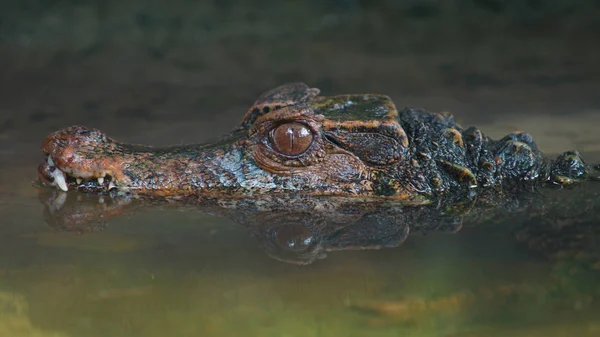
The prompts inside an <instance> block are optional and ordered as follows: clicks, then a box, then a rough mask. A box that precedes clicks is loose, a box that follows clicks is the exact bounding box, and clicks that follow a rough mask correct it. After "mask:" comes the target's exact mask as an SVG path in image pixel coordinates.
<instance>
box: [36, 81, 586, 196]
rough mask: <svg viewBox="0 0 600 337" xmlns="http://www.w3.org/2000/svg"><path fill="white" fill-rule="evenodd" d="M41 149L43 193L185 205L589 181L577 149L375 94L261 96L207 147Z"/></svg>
mask: <svg viewBox="0 0 600 337" xmlns="http://www.w3.org/2000/svg"><path fill="white" fill-rule="evenodd" d="M42 151H43V153H44V155H45V158H46V160H45V161H44V162H43V163H42V164H41V165H40V167H39V170H38V172H39V178H40V180H41V182H43V183H44V184H46V185H51V186H56V187H58V188H60V189H62V190H64V191H66V190H79V191H82V192H94V193H98V192H101V193H108V192H109V191H111V192H114V191H117V192H119V193H126V194H135V195H137V196H141V197H145V198H148V199H153V198H154V199H165V198H169V199H178V200H184V201H187V202H194V201H197V200H202V199H203V198H205V197H234V198H235V197H252V196H261V195H286V194H295V195H297V194H302V195H311V196H325V195H327V196H344V197H365V198H373V197H375V198H386V199H394V200H401V201H403V202H404V203H407V204H425V203H430V202H431V201H432V200H434V199H436V198H438V197H440V196H444V197H448V196H456V198H459V199H460V198H462V197H464V196H465V195H467V194H481V193H485V192H486V191H490V190H494V191H507V190H511V191H512V190H514V189H527V190H529V189H531V188H532V187H535V186H538V185H543V184H558V185H564V184H572V183H574V182H580V181H585V180H587V179H588V178H589V176H590V175H591V173H592V169H591V168H590V167H589V166H588V165H586V164H585V163H584V162H583V160H582V159H581V157H580V156H579V154H578V153H577V152H565V153H563V154H562V155H560V156H559V157H558V158H556V159H550V158H546V157H544V155H543V154H542V153H541V152H540V151H539V150H538V148H537V146H536V145H535V143H534V142H533V140H532V138H531V137H530V136H529V135H528V134H526V133H522V132H515V133H512V134H509V135H507V136H506V137H504V138H502V139H500V140H492V139H490V138H488V137H486V136H484V135H483V134H482V132H481V131H480V130H479V129H477V128H474V127H471V128H467V129H463V128H462V127H461V126H459V125H458V124H457V123H456V122H455V121H454V119H453V117H452V115H450V114H448V113H431V112H427V111H424V110H419V109H413V108H405V109H403V110H401V111H398V110H397V109H396V107H395V105H394V104H393V102H392V101H391V100H390V99H389V98H388V97H387V96H383V95H367V94H361V95H341V96H331V97H324V96H319V90H318V89H315V88H309V87H308V86H306V85H305V84H302V83H293V84H287V85H284V86H281V87H278V88H275V89H273V90H271V91H269V92H266V93H264V94H263V95H262V96H261V97H259V99H258V100H257V101H256V102H255V103H254V105H253V106H252V107H251V108H250V109H249V110H248V112H247V113H246V115H245V116H244V119H243V122H242V123H241V126H240V127H239V128H238V129H236V130H235V131H234V132H233V133H232V134H231V135H230V137H229V138H227V139H225V140H223V141H221V142H219V143H218V144H203V145H184V146H174V147H168V148H155V147H150V146H141V145H130V144H123V143H119V142H117V141H115V140H113V139H110V138H108V137H107V136H106V135H105V134H103V133H102V132H100V131H98V130H96V129H90V128H86V127H83V126H72V127H69V128H66V129H63V130H60V131H57V132H55V133H53V134H51V135H49V136H48V137H47V138H46V139H45V140H44V142H43V145H42Z"/></svg>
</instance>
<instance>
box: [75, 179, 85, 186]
mask: <svg viewBox="0 0 600 337" xmlns="http://www.w3.org/2000/svg"><path fill="white" fill-rule="evenodd" d="M75 180H77V185H79V184H81V182H82V181H83V179H81V178H76V179H75Z"/></svg>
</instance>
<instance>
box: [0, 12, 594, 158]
mask: <svg viewBox="0 0 600 337" xmlns="http://www.w3.org/2000/svg"><path fill="white" fill-rule="evenodd" d="M599 60H600V1H598V0H575V1H566V0H564V1H558V0H554V1H551V0H550V1H534V0H507V1H500V0H438V1H435V0H422V1H416V0H415V1H409V0H405V1H399V0H379V1H361V0H324V1H299V0H298V1H267V0H262V1H247V0H244V1H241V0H214V1H193V0H170V1H141V0H129V1H125V0H98V1H83V0H63V1H58V0H54V1H50V0H20V1H2V3H1V4H0V64H1V67H0V142H1V143H4V145H0V152H2V153H4V154H15V153H16V152H15V151H17V150H15V149H20V148H23V149H24V150H23V151H25V150H27V151H32V150H31V149H30V148H31V147H38V146H39V142H41V140H42V139H43V138H44V137H45V135H46V134H47V133H49V132H51V131H54V130H55V129H57V128H62V127H65V126H68V125H71V124H85V125H88V126H92V127H97V128H101V129H102V130H104V131H106V132H107V133H109V135H111V136H114V137H116V138H118V139H120V140H125V141H135V142H151V143H153V144H159V145H160V144H168V143H181V142H194V141H203V140H206V139H210V138H214V137H217V136H219V135H222V134H224V133H227V132H228V131H229V130H230V129H232V128H234V127H235V126H236V125H237V124H238V123H239V121H240V118H241V116H242V115H243V113H244V112H245V111H246V109H247V108H248V107H249V106H250V104H252V102H253V101H254V99H255V98H256V97H257V95H259V94H260V93H261V92H263V91H265V90H267V89H269V88H271V87H274V86H276V85H279V84H282V83H284V82H288V81H304V82H306V83H307V84H309V85H311V86H316V87H319V88H321V89H322V92H323V93H324V94H341V93H358V92H378V93H384V94H388V95H390V96H392V98H393V99H394V101H395V102H396V104H397V105H398V106H399V107H403V106H406V105H411V106H418V107H425V108H427V109H429V110H434V111H438V110H449V111H451V112H453V113H454V114H455V115H456V116H457V118H458V119H459V121H461V122H463V123H464V124H468V125H473V124H476V125H477V124H478V123H492V122H497V121H502V119H503V118H509V117H510V116H513V117H511V118H513V119H514V116H515V115H519V116H520V115H531V116H541V117H543V116H547V115H567V114H572V115H573V116H577V114H579V113H581V112H582V111H588V113H589V111H590V110H593V111H595V110H594V109H598V108H599V107H600V94H599V92H600V91H599V89H600V67H599V65H598V64H599ZM505 116H506V117H505ZM536 118H537V117H536ZM573 118H576V117H573ZM528 131H529V130H528ZM533 133H535V130H533ZM36 155H37V153H36Z"/></svg>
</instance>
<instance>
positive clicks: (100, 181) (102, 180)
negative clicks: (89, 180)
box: [98, 177, 104, 185]
mask: <svg viewBox="0 0 600 337" xmlns="http://www.w3.org/2000/svg"><path fill="white" fill-rule="evenodd" d="M98 185H104V178H102V177H100V178H98Z"/></svg>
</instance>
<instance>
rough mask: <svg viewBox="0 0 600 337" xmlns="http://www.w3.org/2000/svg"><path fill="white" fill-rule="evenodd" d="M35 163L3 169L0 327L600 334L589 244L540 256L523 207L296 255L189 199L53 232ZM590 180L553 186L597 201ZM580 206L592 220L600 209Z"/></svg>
mask: <svg viewBox="0 0 600 337" xmlns="http://www.w3.org/2000/svg"><path fill="white" fill-rule="evenodd" d="M596 157H597V156H596ZM17 162H18V161H17ZM36 162H37V161H36V160H35V159H33V156H32V159H31V161H30V160H29V159H26V160H23V164H22V165H16V164H11V165H10V166H8V167H7V166H3V169H2V171H3V180H2V184H1V185H0V189H1V192H2V194H1V195H2V199H1V200H0V219H1V220H0V336H15V337H20V336H61V337H62V336H85V337H87V336H90V337H91V336H165V335H171V336H242V335H243V336H398V335H399V334H402V335H404V336H484V335H485V336H597V335H598V334H600V321H598V317H599V314H600V307H599V306H598V305H599V304H598V300H597V298H598V295H600V283H598V280H599V279H600V277H599V275H598V274H599V273H600V270H598V269H600V265H599V263H598V262H595V264H594V262H589V260H587V257H590V256H591V258H596V259H597V258H598V256H600V255H599V254H598V251H597V249H595V250H594V249H591V251H590V249H589V247H590V246H588V248H587V251H586V250H585V249H583V248H581V249H580V250H581V251H582V253H581V254H583V255H582V256H580V257H566V258H553V257H552V258H548V256H544V254H539V252H536V250H535V249H534V250H532V249H527V247H526V245H524V244H522V243H518V242H517V240H516V238H515V231H516V230H518V229H519V228H520V227H522V226H523V224H524V223H525V224H526V223H527V222H523V221H522V220H521V219H520V218H518V216H514V217H511V216H507V218H506V220H502V221H498V220H495V221H492V220H482V221H479V222H475V224H476V225H474V226H472V225H469V226H465V227H464V228H463V229H462V230H460V231H459V232H457V233H455V234H449V233H436V232H434V233H430V234H428V235H419V234H412V235H410V236H409V237H408V239H407V240H406V242H405V243H404V244H403V245H401V246H400V247H398V248H393V249H383V250H364V251H337V252H330V253H328V255H327V258H326V259H322V260H317V261H316V262H315V263H313V264H311V265H307V266H297V265H294V264H289V263H284V262H280V261H277V260H275V259H273V258H271V257H269V256H268V255H267V254H265V252H264V251H263V250H262V249H261V248H260V247H259V245H258V243H257V241H256V240H255V239H253V238H252V237H251V236H250V235H249V233H248V231H247V230H246V228H245V227H243V226H241V225H239V224H237V223H234V222H232V221H231V220H227V219H224V218H220V217H214V216H209V215H203V214H200V213H198V212H195V211H191V210H180V211H166V210H147V211H145V212H141V213H138V214H132V215H130V216H126V217H122V218H115V219H112V220H110V221H109V225H108V226H107V227H106V229H105V230H104V231H101V232H98V233H90V234H82V235H79V234H76V233H73V232H63V231H58V230H55V229H53V228H51V227H50V226H48V225H47V224H46V222H45V220H44V218H43V208H44V207H43V205H42V203H41V202H40V201H39V200H38V194H37V190H36V189H35V188H33V187H32V186H31V181H32V180H33V178H35V167H36ZM3 164H4V165H6V163H3ZM598 192H600V185H598V186H594V185H591V186H589V187H588V188H584V189H579V190H576V191H555V192H552V193H551V194H556V196H557V197H559V198H560V197H568V198H572V197H576V196H582V195H587V196H589V198H588V199H590V200H592V204H593V203H594V202H593V200H596V199H597V197H596V194H597V193H598ZM561 193H565V194H563V195H561ZM589 212H597V213H598V215H599V216H598V217H597V218H598V219H600V207H599V208H596V207H595V206H592V207H591V209H590V211H589ZM589 212H588V215H589ZM590 216H591V215H590ZM590 219H591V220H589V221H591V222H593V221H594V220H593V219H594V218H593V216H591V218H590ZM538 220H539V219H538ZM538 220H534V221H538ZM563 220H564V219H563ZM589 221H588V223H589ZM552 223H554V222H552ZM574 230H575V231H577V229H574ZM569 233H570V232H569ZM594 233H595V234H594ZM576 234H577V233H576ZM588 234H589V235H590V238H591V240H596V241H595V242H597V237H593V236H591V235H597V230H596V232H594V230H592V231H591V232H590V230H587V232H586V230H581V233H579V234H578V235H588ZM569 235H570V234H569ZM591 247H594V245H592V246H591ZM586 254H587V255H586ZM582 261H583V262H582ZM598 261H600V260H598Z"/></svg>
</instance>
